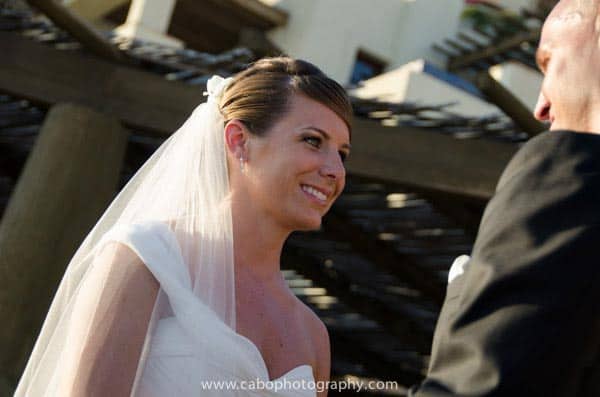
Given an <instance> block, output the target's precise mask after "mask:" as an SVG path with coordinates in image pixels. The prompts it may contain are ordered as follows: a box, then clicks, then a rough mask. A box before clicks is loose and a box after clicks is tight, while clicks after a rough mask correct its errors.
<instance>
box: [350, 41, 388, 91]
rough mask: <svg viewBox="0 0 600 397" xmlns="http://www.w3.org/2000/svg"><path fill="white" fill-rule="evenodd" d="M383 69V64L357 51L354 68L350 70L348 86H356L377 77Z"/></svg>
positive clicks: (375, 58) (363, 52) (373, 57)
mask: <svg viewBox="0 0 600 397" xmlns="http://www.w3.org/2000/svg"><path fill="white" fill-rule="evenodd" d="M383 69H385V62H383V61H381V60H379V59H378V58H377V57H375V56H373V55H370V54H368V53H366V52H365V51H363V50H358V53H357V54H356V60H355V61H354V67H353V68H352V75H351V77H350V84H352V85H356V84H358V83H359V82H361V81H363V80H367V79H370V78H371V77H373V76H377V75H378V74H380V73H381V72H383Z"/></svg>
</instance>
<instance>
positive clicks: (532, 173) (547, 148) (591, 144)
mask: <svg viewBox="0 0 600 397" xmlns="http://www.w3.org/2000/svg"><path fill="white" fill-rule="evenodd" d="M597 172H600V134H592V133H583V132H576V131H569V130H557V131H547V132H544V133H542V134H539V135H537V136H535V137H533V138H531V139H530V140H529V141H528V142H527V143H525V144H524V145H523V147H521V148H520V149H519V150H518V151H517V153H516V154H515V155H514V156H513V158H512V159H511V161H510V162H509V163H508V165H507V166H506V168H505V170H504V172H503V173H502V176H501V177H500V181H499V182H498V186H497V190H499V189H500V188H502V187H504V185H505V184H507V183H508V182H509V181H511V180H513V179H514V178H515V177H521V178H525V179H527V178H534V179H536V178H537V179H540V178H542V181H541V183H543V182H544V181H545V180H548V179H554V178H565V177H566V178H572V177H573V176H577V175H584V174H590V173H597ZM536 184H537V183H532V184H531V186H532V187H534V186H535V185H536Z"/></svg>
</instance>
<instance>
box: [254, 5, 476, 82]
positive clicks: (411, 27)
mask: <svg viewBox="0 0 600 397" xmlns="http://www.w3.org/2000/svg"><path fill="white" fill-rule="evenodd" d="M262 1H264V2H266V3H268V4H271V5H275V6H277V7H279V8H281V9H284V10H286V11H288V12H289V14H290V19H289V21H288V24H287V26H285V27H283V28H279V29H276V30H274V31H272V32H270V33H269V36H270V38H271V39H272V40H273V41H274V42H275V43H276V44H277V45H278V46H279V47H281V48H282V49H283V50H284V51H286V52H287V53H288V54H290V55H292V56H294V57H299V58H304V59H307V60H309V61H312V62H314V63H315V64H317V65H319V66H320V67H321V68H322V69H323V70H324V71H325V72H326V73H328V74H329V75H331V76H332V77H334V78H335V79H337V80H338V81H340V82H341V83H347V82H348V80H349V78H350V75H351V71H352V67H353V65H354V60H355V57H356V53H357V51H358V50H359V49H363V50H365V51H366V52H368V53H369V54H371V55H374V56H376V57H378V58H380V59H381V60H382V61H384V62H386V63H387V70H391V69H394V68H396V67H398V66H401V65H403V64H405V63H406V62H409V61H411V60H414V59H417V58H425V59H427V60H429V61H430V62H433V63H434V64H440V63H441V62H443V58H441V57H440V56H439V55H438V54H436V53H435V52H434V51H433V50H432V49H431V45H432V44H433V43H435V42H441V41H443V39H444V38H446V37H452V36H454V34H455V33H456V30H457V28H458V25H459V16H460V13H461V11H462V8H463V6H464V1H463V0H444V1H443V3H444V4H443V6H441V5H440V0H369V1H364V0H302V1H300V0H279V1H278V0H262Z"/></svg>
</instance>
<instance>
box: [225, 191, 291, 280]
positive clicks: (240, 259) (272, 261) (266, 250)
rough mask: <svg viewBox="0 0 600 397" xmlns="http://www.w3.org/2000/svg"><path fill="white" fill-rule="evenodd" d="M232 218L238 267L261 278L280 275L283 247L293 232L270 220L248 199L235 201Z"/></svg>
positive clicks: (235, 256)
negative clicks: (253, 206)
mask: <svg viewBox="0 0 600 397" xmlns="http://www.w3.org/2000/svg"><path fill="white" fill-rule="evenodd" d="M232 220H233V249H234V260H235V266H236V268H237V267H244V268H246V270H247V271H250V272H252V273H253V274H255V275H256V276H257V277H261V278H262V277H264V278H271V277H273V276H277V275H279V271H280V258H281V250H282V249H283V244H284V243H285V240H286V239H287V237H288V236H289V234H290V232H289V231H287V230H283V229H282V228H281V227H278V226H277V225H276V224H274V222H269V220H268V219H267V217H265V216H263V215H260V214H259V212H258V211H256V210H255V209H254V208H252V205H251V203H248V202H247V201H246V202H242V201H237V200H234V201H233V202H232Z"/></svg>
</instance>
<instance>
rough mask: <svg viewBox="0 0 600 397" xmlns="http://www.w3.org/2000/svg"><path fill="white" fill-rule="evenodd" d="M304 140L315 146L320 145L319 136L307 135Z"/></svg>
mask: <svg viewBox="0 0 600 397" xmlns="http://www.w3.org/2000/svg"><path fill="white" fill-rule="evenodd" d="M304 141H305V142H307V143H308V144H309V145H312V146H314V147H316V148H318V147H321V138H319V137H316V136H307V137H305V138H304Z"/></svg>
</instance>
